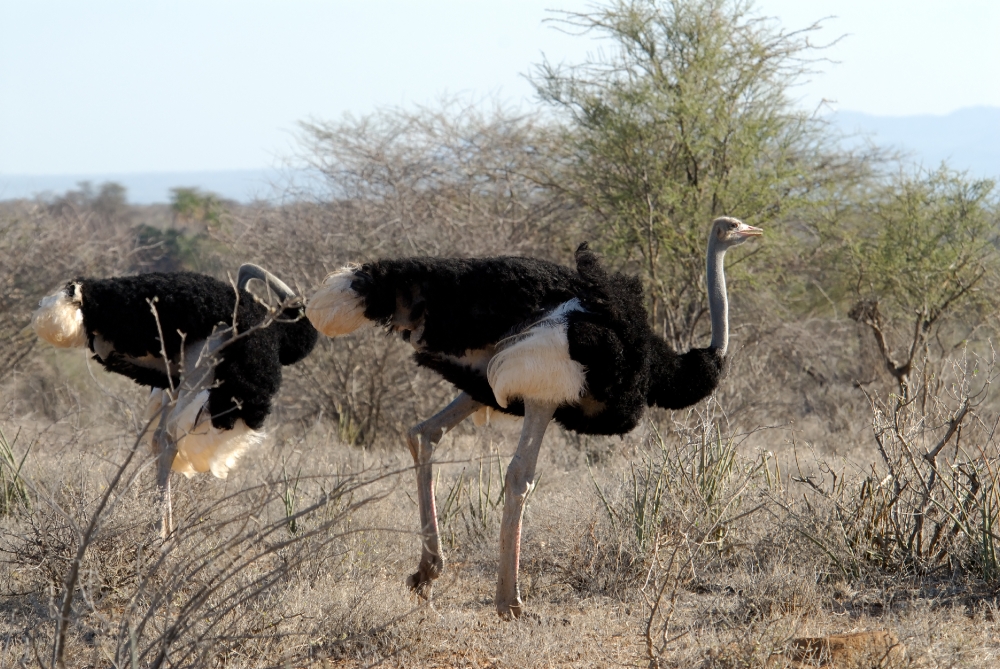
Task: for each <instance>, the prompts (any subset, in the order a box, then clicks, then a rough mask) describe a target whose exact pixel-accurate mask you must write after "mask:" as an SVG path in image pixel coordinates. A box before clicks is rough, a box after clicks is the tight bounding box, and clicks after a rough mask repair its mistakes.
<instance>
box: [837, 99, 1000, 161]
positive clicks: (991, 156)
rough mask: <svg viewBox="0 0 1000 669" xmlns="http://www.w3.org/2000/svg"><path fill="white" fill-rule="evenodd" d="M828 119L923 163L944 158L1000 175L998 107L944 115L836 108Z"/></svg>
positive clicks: (999, 118) (999, 117)
mask: <svg viewBox="0 0 1000 669" xmlns="http://www.w3.org/2000/svg"><path fill="white" fill-rule="evenodd" d="M830 120H831V121H833V123H834V124H835V125H836V126H837V127H839V128H840V129H841V130H842V131H844V132H845V133H864V134H867V135H868V136H869V137H870V138H871V139H872V141H874V142H875V143H876V144H879V145H881V146H891V147H894V148H897V149H900V150H903V151H906V152H908V153H909V154H910V155H909V156H908V158H909V159H910V160H912V161H914V162H918V163H922V164H923V165H924V167H930V168H934V167H937V166H938V165H940V164H941V162H942V161H947V162H948V165H949V166H950V167H952V168H953V169H957V170H968V172H969V174H970V175H971V176H975V177H991V178H1000V107H968V108H966V109H959V110H958V111H954V112H952V113H950V114H947V115H945V116H931V115H920V116H872V115H871V114H863V113H861V112H852V111H839V112H836V113H834V114H832V115H831V116H830ZM849 141H852V142H853V141H860V139H858V138H854V139H852V140H849Z"/></svg>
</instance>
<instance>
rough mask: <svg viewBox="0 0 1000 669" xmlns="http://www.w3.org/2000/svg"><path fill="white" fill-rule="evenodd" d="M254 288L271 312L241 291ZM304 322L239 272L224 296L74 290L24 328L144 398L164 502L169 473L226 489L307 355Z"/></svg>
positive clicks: (313, 335)
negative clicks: (286, 368) (83, 354)
mask: <svg viewBox="0 0 1000 669" xmlns="http://www.w3.org/2000/svg"><path fill="white" fill-rule="evenodd" d="M254 279H258V280H260V281H262V282H263V283H264V287H265V290H266V292H267V295H268V299H269V301H270V298H271V297H276V298H277V299H276V302H277V305H276V306H272V305H271V304H269V303H265V302H264V301H262V300H258V299H256V298H255V297H254V296H253V295H252V294H251V293H250V292H248V291H247V286H248V284H249V283H250V282H251V281H252V280H254ZM303 311H304V305H303V302H302V299H301V298H299V297H296V296H295V293H294V291H293V290H292V289H291V288H289V287H288V286H287V285H285V284H284V283H283V282H282V281H280V280H279V279H278V278H277V277H275V276H274V275H273V274H271V273H270V272H267V271H266V270H264V269H262V268H260V267H258V266H256V265H252V264H245V265H243V266H241V267H240V270H239V274H238V277H237V281H236V286H235V288H234V287H233V286H231V285H230V284H228V283H224V282H222V281H219V280H218V279H215V278H213V277H210V276H206V275H203V274H195V273H192V272H171V273H162V272H151V273H148V274H139V275H136V276H123V277H114V278H110V279H88V278H78V279H75V280H73V281H70V282H68V283H67V284H66V285H65V286H63V287H62V288H61V289H60V290H58V291H57V292H55V293H53V294H52V295H49V296H48V297H46V298H44V299H43V300H42V301H41V302H40V303H39V308H38V310H37V311H36V312H35V313H34V315H33V316H32V319H31V324H32V327H33V328H34V330H35V332H36V333H37V334H38V336H39V337H41V338H42V339H44V340H45V341H47V342H49V343H51V344H53V345H54V346H57V347H60V348H89V349H90V350H91V351H92V352H93V353H94V359H95V360H96V361H97V362H98V363H100V364H101V365H103V366H104V367H105V369H107V370H108V371H110V372H115V373H118V374H122V375H124V376H127V377H129V378H130V379H132V380H133V381H135V382H136V383H138V384H140V385H144V386H150V387H151V388H152V392H151V394H150V399H149V403H148V405H147V408H146V421H147V422H148V423H149V425H148V427H147V429H146V433H145V435H144V436H146V437H148V436H150V435H151V434H152V439H151V441H152V442H153V445H154V450H157V451H158V452H160V455H161V459H160V467H159V471H158V476H157V482H158V484H159V485H160V487H161V490H162V491H164V493H165V494H169V493H168V490H169V489H168V485H169V472H170V469H173V470H174V471H180V472H182V473H184V474H186V475H187V476H192V475H194V474H195V473H198V472H207V471H211V472H212V474H214V475H215V476H216V477H218V478H226V476H227V474H228V472H229V470H230V468H232V467H233V466H234V464H235V463H236V460H237V458H239V456H240V455H242V454H243V453H245V452H246V451H247V450H248V449H249V448H251V447H252V446H254V445H256V444H257V443H259V442H260V441H261V440H262V439H263V436H264V435H263V432H262V431H261V428H262V427H263V424H264V419H265V418H267V415H268V414H269V413H270V411H271V401H272V399H273V397H274V395H275V394H277V392H278V388H279V386H280V384H281V367H282V365H291V364H293V363H295V362H298V361H299V360H301V359H302V358H304V357H305V356H306V355H308V354H309V352H310V351H311V350H312V348H313V346H315V344H316V339H317V337H318V335H317V332H316V330H315V329H314V328H313V327H312V325H311V324H310V323H309V321H308V320H307V319H306V318H304V317H303ZM158 414H159V417H158ZM157 435H162V439H161V438H158V437H157ZM159 441H163V442H165V443H158V442H159ZM167 501H168V513H169V497H168V500H167ZM165 521H166V522H165V527H164V531H165V532H166V531H169V529H170V519H169V517H166V518H165Z"/></svg>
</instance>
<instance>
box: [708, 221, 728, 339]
mask: <svg viewBox="0 0 1000 669" xmlns="http://www.w3.org/2000/svg"><path fill="white" fill-rule="evenodd" d="M725 258H726V247H725V246H722V245H721V244H719V243H717V239H716V237H715V235H714V234H713V235H712V238H711V241H709V243H708V312H709V314H711V316H712V344H711V347H712V348H713V349H715V350H717V351H718V352H719V353H720V354H721V355H725V354H726V348H727V347H728V346H729V302H728V301H727V299H726V274H725Z"/></svg>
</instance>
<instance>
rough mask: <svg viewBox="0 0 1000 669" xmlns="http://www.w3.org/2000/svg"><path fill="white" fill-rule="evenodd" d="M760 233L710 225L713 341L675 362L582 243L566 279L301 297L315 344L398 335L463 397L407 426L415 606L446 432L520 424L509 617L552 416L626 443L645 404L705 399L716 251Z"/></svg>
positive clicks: (451, 270) (503, 540) (380, 279)
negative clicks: (417, 529) (512, 419)
mask: <svg viewBox="0 0 1000 669" xmlns="http://www.w3.org/2000/svg"><path fill="white" fill-rule="evenodd" d="M760 234H762V230H760V229H759V228H755V227H753V226H750V225H746V224H745V223H743V222H741V221H739V220H737V219H735V218H728V217H724V218H718V219H716V220H715V221H714V222H713V223H712V229H711V232H710V234H709V238H708V276H707V278H708V298H709V310H710V313H711V321H712V342H711V344H710V345H709V347H708V348H701V349H698V348H696V349H692V350H690V351H688V352H687V353H684V354H677V353H675V352H674V351H673V350H672V349H671V348H670V347H669V345H668V344H667V343H666V342H665V341H664V340H663V339H661V338H660V337H658V336H657V335H656V334H654V333H653V331H652V329H651V328H650V326H649V324H648V320H647V314H646V309H645V307H644V304H643V293H642V286H641V284H640V282H639V279H638V278H637V277H632V276H625V275H623V274H620V273H615V274H608V273H607V272H606V271H605V270H604V269H603V267H602V266H601V264H600V262H599V261H598V258H597V257H596V256H595V255H594V254H593V253H592V252H591V251H590V250H589V249H588V248H587V245H586V243H584V244H581V245H580V247H579V248H578V249H577V251H576V269H575V270H573V269H570V268H568V267H563V266H560V265H556V264H553V263H550V262H545V261H542V260H537V259H532V258H518V257H496V258H461V259H460V258H404V259H398V260H379V261H375V262H370V263H367V264H364V265H361V266H351V267H346V268H343V269H341V270H339V271H337V272H334V273H333V274H330V275H329V276H327V277H326V279H325V280H324V282H323V285H322V286H321V287H320V288H319V289H318V290H317V291H316V293H315V294H314V295H313V296H312V297H311V298H310V299H309V302H308V305H307V307H306V316H307V317H308V318H309V320H311V321H312V323H313V325H315V326H316V329H318V330H319V331H320V332H322V333H323V334H325V335H327V336H330V337H335V336H339V335H345V334H348V333H350V332H353V331H354V330H357V329H358V328H360V327H361V326H363V325H365V324H368V323H376V324H380V325H383V326H385V327H387V328H389V329H391V330H394V331H397V332H399V333H400V334H401V335H402V337H403V339H404V340H405V341H408V342H409V343H410V344H411V345H412V346H413V347H414V348H415V349H416V354H415V356H416V362H417V363H418V364H419V365H422V366H424V367H428V368H430V369H433V370H435V371H436V372H438V373H439V374H441V375H442V376H443V377H444V378H445V379H446V380H448V381H450V382H451V383H452V384H454V385H455V386H456V387H457V388H458V389H459V390H460V391H461V393H460V394H459V395H458V397H457V398H456V399H455V400H454V401H452V402H451V404H449V405H448V406H447V407H445V408H444V409H443V410H442V411H441V412H440V413H438V414H436V415H435V416H433V417H432V418H430V419H428V420H426V421H424V422H422V423H420V424H419V425H417V426H416V427H414V428H412V429H411V430H410V431H409V433H408V436H407V444H408V446H409V449H410V453H411V454H412V456H413V460H414V464H415V469H416V474H417V497H418V506H419V510H420V523H421V527H422V535H423V537H422V538H423V549H422V552H421V558H420V564H419V567H418V569H417V572H416V573H414V574H413V575H411V576H410V577H409V578H408V579H407V583H408V585H409V586H410V587H411V588H413V589H414V590H416V591H417V592H418V593H419V594H422V595H424V596H425V597H429V596H430V589H431V583H432V581H433V580H434V579H436V578H438V576H440V574H441V572H442V570H443V567H444V562H443V559H442V556H441V546H440V541H439V536H438V526H437V518H436V512H435V506H434V483H433V477H432V473H431V459H432V455H433V452H434V446H435V444H437V443H438V442H439V441H440V440H441V438H442V437H443V436H444V434H445V433H446V432H447V431H448V430H450V429H451V428H453V427H454V426H455V425H457V424H458V423H460V422H461V421H462V420H464V419H465V418H466V417H468V416H470V415H472V414H473V413H475V412H477V411H479V410H480V409H482V408H484V407H486V408H490V409H494V410H498V411H501V412H504V413H509V414H515V415H523V416H524V423H523V425H522V430H521V437H520V441H519V442H518V445H517V450H516V451H515V453H514V457H513V458H512V459H511V462H510V465H509V466H508V468H507V473H506V476H505V478H504V496H505V501H504V509H503V519H502V521H501V527H500V562H499V568H498V580H497V589H496V600H495V604H496V608H497V612H498V613H499V614H500V616H501V617H504V618H510V617H518V616H520V614H521V612H522V610H523V604H522V601H521V597H520V592H519V590H518V585H517V572H518V563H519V557H520V550H521V519H522V516H523V511H524V503H525V499H526V498H527V495H528V492H529V491H530V489H531V487H532V486H533V482H534V476H535V463H536V461H537V457H538V449H539V446H540V445H541V442H542V437H543V435H544V433H545V429H546V427H547V426H548V424H549V422H550V421H551V420H552V419H553V418H554V419H555V420H556V421H557V422H559V423H560V424H562V425H563V426H564V427H565V428H567V429H570V430H574V431H577V432H581V433H584V434H609V435H610V434H624V433H626V432H629V431H630V430H632V429H633V428H635V426H636V425H637V424H638V422H639V420H640V419H641V417H642V414H643V411H644V410H645V407H646V406H653V405H656V406H660V407H664V408H667V409H681V408H683V407H687V406H690V405H692V404H694V403H696V402H698V401H699V400H701V399H703V398H704V397H706V396H708V395H709V394H710V393H711V392H712V390H713V389H714V388H715V387H716V385H717V384H718V382H719V378H720V376H721V375H722V373H723V365H724V362H725V355H726V348H727V345H728V341H729V331H728V314H727V309H728V307H727V298H726V280H725V276H724V273H723V259H724V256H725V253H726V250H727V249H729V248H730V247H732V246H735V245H737V244H742V243H743V242H744V241H746V240H747V239H749V238H751V237H755V236H758V235H760Z"/></svg>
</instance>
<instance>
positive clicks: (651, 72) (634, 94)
mask: <svg viewBox="0 0 1000 669" xmlns="http://www.w3.org/2000/svg"><path fill="white" fill-rule="evenodd" d="M559 22H560V24H561V26H562V27H563V28H565V29H567V30H574V29H575V30H579V31H581V32H584V33H594V34H597V35H598V36H600V37H604V38H606V39H607V41H608V44H610V49H608V50H606V51H604V52H602V54H601V55H600V56H598V57H597V58H594V59H590V60H588V61H586V62H584V63H582V64H579V65H575V66H569V67H561V66H554V65H552V64H550V63H547V62H546V63H544V64H543V65H541V66H540V67H539V68H538V69H537V70H536V73H535V78H534V83H535V85H536V88H537V91H538V94H539V95H540V97H541V98H542V100H543V101H545V102H547V103H550V104H551V105H553V106H554V107H555V108H556V109H558V110H559V111H560V112H563V116H564V117H565V118H566V119H567V120H568V123H567V127H566V131H565V134H564V137H563V141H562V145H563V146H564V147H565V154H564V155H563V156H562V162H561V165H560V169H559V170H557V171H553V172H552V173H551V174H549V175H548V177H547V178H548V181H549V185H551V186H554V187H556V188H558V189H561V190H564V191H566V192H569V193H571V194H572V195H573V196H574V197H576V198H577V199H578V201H579V202H581V203H583V204H584V205H585V206H586V207H587V208H588V209H589V210H590V211H592V212H593V213H594V214H596V217H597V219H598V221H599V233H600V239H599V240H598V242H599V245H600V246H601V247H602V250H603V251H605V253H607V254H608V255H609V256H611V257H617V258H619V259H620V260H621V261H622V262H630V263H633V264H636V265H638V267H637V269H638V270H639V271H640V272H641V273H642V276H643V278H644V280H645V282H646V285H647V290H648V292H649V295H650V301H651V304H650V307H651V314H652V317H653V320H654V323H656V325H657V326H662V328H663V331H664V334H665V336H666V337H667V338H668V340H672V341H673V343H674V344H675V345H677V346H679V347H682V348H687V347H689V346H690V345H691V342H692V340H693V339H694V338H695V337H696V336H697V335H698V334H699V330H700V329H701V328H704V327H705V326H706V322H707V318H706V316H707V305H706V303H705V299H704V294H705V292H704V248H705V241H706V231H707V228H708V222H709V221H710V220H711V219H712V218H714V217H715V216H719V215H733V216H738V217H740V218H742V219H745V220H748V221H750V222H753V223H754V224H762V223H763V224H766V223H768V222H770V221H774V220H776V219H777V218H779V216H780V215H782V213H783V212H784V211H786V210H788V209H789V208H792V207H796V206H798V205H800V204H802V203H804V202H806V201H808V200H810V199H814V198H815V197H816V193H817V191H818V190H819V189H821V188H822V187H824V186H825V185H827V184H829V183H830V182H831V181H832V180H836V179H840V178H842V176H843V170H841V169H839V167H841V166H842V165H843V161H840V160H838V159H836V156H837V154H836V153H835V152H834V151H832V150H830V149H829V148H828V146H827V142H826V139H825V137H826V135H825V132H824V127H825V126H824V125H823V124H822V122H820V121H819V120H817V119H816V118H814V117H813V116H812V115H810V114H808V113H805V112H802V111H800V110H798V109H797V108H796V107H795V106H794V104H793V102H792V100H791V99H790V97H789V87H790V86H792V85H793V84H794V83H795V82H796V81H797V80H798V79H799V78H800V77H801V76H802V75H803V74H805V73H806V72H808V71H809V67H810V63H811V62H812V61H811V60H810V57H811V55H812V53H813V49H814V46H813V45H812V44H811V43H810V42H809V39H808V37H809V35H810V33H811V31H813V30H815V29H816V28H817V27H818V26H817V25H815V24H814V25H812V26H809V27H808V28H806V29H805V30H802V31H796V32H786V31H784V30H781V29H780V28H778V27H776V24H775V23H774V22H773V21H770V20H767V19H763V18H760V17H757V16H756V15H755V14H754V13H753V5H752V2H749V1H743V0H616V1H614V2H611V3H610V4H608V5H606V6H604V7H600V8H597V9H595V10H593V11H591V12H587V13H564V14H563V15H562V18H561V19H559Z"/></svg>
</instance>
